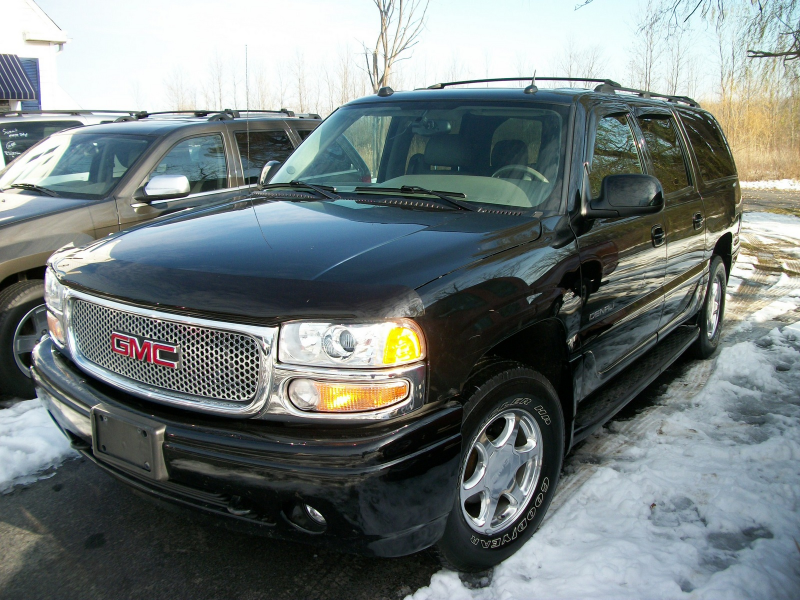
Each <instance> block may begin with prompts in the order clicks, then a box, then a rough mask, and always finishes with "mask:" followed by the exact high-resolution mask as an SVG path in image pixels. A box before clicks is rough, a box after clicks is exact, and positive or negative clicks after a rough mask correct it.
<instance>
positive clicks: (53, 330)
mask: <svg viewBox="0 0 800 600" xmlns="http://www.w3.org/2000/svg"><path fill="white" fill-rule="evenodd" d="M47 329H48V331H49V332H50V337H51V338H53V339H54V340H55V341H57V342H58V343H59V344H61V345H62V346H63V345H64V344H65V343H66V342H65V338H64V327H63V326H62V325H61V320H60V319H59V318H58V317H57V316H55V315H54V314H53V313H51V312H50V311H49V310H48V311H47Z"/></svg>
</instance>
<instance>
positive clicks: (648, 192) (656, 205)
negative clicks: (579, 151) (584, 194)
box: [583, 173, 664, 219]
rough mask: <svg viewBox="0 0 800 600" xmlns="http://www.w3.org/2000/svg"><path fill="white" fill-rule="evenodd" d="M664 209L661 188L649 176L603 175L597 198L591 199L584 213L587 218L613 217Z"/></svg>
mask: <svg viewBox="0 0 800 600" xmlns="http://www.w3.org/2000/svg"><path fill="white" fill-rule="evenodd" d="M663 208H664V190H663V189H662V188H661V183H659V181H658V179H656V178H655V177H653V176H652V175H637V174H633V173H630V174H625V175H606V176H605V177H604V178H603V181H602V183H601V184H600V197H599V198H595V199H593V200H590V201H589V202H588V205H587V206H585V207H584V211H583V215H584V216H585V217H587V218H589V219H613V218H616V217H633V216H636V215H652V214H655V213H657V212H660V211H661V210H662V209H663Z"/></svg>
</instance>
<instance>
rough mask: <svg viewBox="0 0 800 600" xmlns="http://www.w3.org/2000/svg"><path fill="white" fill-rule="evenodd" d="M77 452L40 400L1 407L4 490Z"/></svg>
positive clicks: (0, 452) (0, 454)
mask: <svg viewBox="0 0 800 600" xmlns="http://www.w3.org/2000/svg"><path fill="white" fill-rule="evenodd" d="M74 454H75V451H74V450H72V449H71V448H70V446H69V442H68V441H67V439H66V437H64V434H63V433H61V431H59V429H58V428H57V427H56V426H55V424H54V423H53V421H52V419H51V418H50V415H48V414H47V410H46V409H45V407H44V406H43V405H42V403H41V401H40V400H38V399H36V400H25V401H23V402H19V403H17V404H14V405H13V406H11V407H10V408H5V409H0V492H5V491H7V490H9V489H10V488H11V487H12V486H13V485H14V484H16V483H29V482H31V481H35V480H36V479H37V478H38V477H39V476H40V475H37V474H40V473H41V471H42V470H44V469H47V468H49V467H54V466H56V465H58V464H60V463H61V461H63V460H64V459H65V458H67V457H69V456H72V455H74Z"/></svg>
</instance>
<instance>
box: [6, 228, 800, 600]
mask: <svg viewBox="0 0 800 600" xmlns="http://www.w3.org/2000/svg"><path fill="white" fill-rule="evenodd" d="M742 233H743V239H744V238H747V239H754V240H757V242H758V246H759V248H761V247H762V246H763V248H764V249H767V250H769V249H772V250H769V251H768V252H767V253H766V254H762V252H760V251H759V252H758V253H757V255H750V254H746V253H745V252H746V251H747V248H746V247H745V250H743V253H742V255H741V256H740V258H739V261H738V262H737V265H736V267H735V269H734V270H733V273H732V277H731V282H730V286H729V289H728V307H727V309H726V311H727V315H726V318H727V321H726V327H725V330H724V332H723V339H722V343H721V345H722V348H721V351H720V352H719V353H718V354H717V356H716V357H715V358H714V359H712V360H709V361H697V362H693V363H690V364H689V366H688V367H686V368H684V369H682V370H681V371H680V374H679V375H678V376H677V377H675V378H674V379H673V380H672V382H671V383H670V385H669V386H668V387H667V388H666V390H665V391H664V393H663V394H662V395H661V396H659V397H658V401H657V403H656V404H655V405H654V406H651V407H649V408H647V409H644V410H643V411H642V412H641V413H640V414H638V415H637V416H636V417H635V418H633V419H630V420H616V421H613V422H612V423H610V424H609V425H608V426H607V427H606V428H604V429H603V430H602V431H601V432H600V433H598V434H597V435H595V436H593V437H592V438H590V439H589V440H587V441H586V442H585V443H583V444H582V445H581V446H580V447H579V448H578V449H577V450H576V451H575V452H574V453H573V454H572V455H571V456H570V457H569V458H568V459H567V466H566V468H565V474H564V477H563V478H562V480H561V482H560V484H559V492H558V493H557V495H556V497H555V499H554V501H553V505H552V507H551V509H550V512H549V514H548V516H547V518H546V519H545V521H544V524H543V526H542V528H541V529H540V530H539V531H538V532H537V533H536V535H535V536H534V537H533V538H532V539H531V540H530V541H529V542H528V543H527V544H526V545H525V546H524V547H523V548H522V549H521V550H520V551H519V552H518V553H517V554H515V555H514V556H512V557H511V558H509V559H508V560H507V561H505V562H504V563H503V564H502V565H500V566H499V567H497V568H496V569H495V570H494V574H493V580H492V582H491V584H490V585H489V586H488V587H486V588H483V589H477V590H469V589H467V588H466V587H464V586H463V585H462V583H461V581H460V580H459V578H458V576H457V575H456V574H455V573H452V572H449V571H440V572H439V573H436V574H435V575H434V576H433V578H432V579H431V583H430V585H429V586H428V587H424V588H422V589H420V590H418V591H417V592H416V593H415V594H413V595H412V596H410V597H409V598H411V599H412V600H436V599H440V598H441V599H454V600H458V599H487V600H488V599H491V600H507V599H513V598H547V599H557V598H569V599H574V598H613V599H624V598H637V599H638V598H683V597H686V598H693V599H694V598H698V599H700V598H709V599H716V598H764V599H767V598H769V599H779V598H787V599H788V598H792V599H794V598H798V597H800V548H798V547H797V545H796V541H795V540H797V542H800V514H799V511H800V467H799V466H798V465H800V462H799V461H800V391H799V390H800V321H797V319H796V318H795V319H794V320H793V319H792V318H791V316H792V315H795V314H796V313H797V312H798V310H800V277H797V276H794V275H789V274H787V273H786V272H780V271H781V269H780V265H781V264H785V263H781V260H783V259H782V258H780V256H779V254H780V253H783V254H791V253H792V251H795V252H796V251H797V249H798V248H800V219H798V218H796V217H791V216H785V215H773V214H765V213H748V214H747V215H745V219H744V225H743V232H742ZM769 261H772V263H770V264H767V263H768V262H769ZM773 263H774V264H773ZM775 265H778V267H777V268H776V267H775ZM765 267H769V269H765ZM753 290H756V291H755V292H753ZM748 294H749V295H751V296H753V298H752V302H751V303H749V304H748V301H745V300H746V299H747V298H748V297H750V296H748ZM774 319H782V321H777V322H776V321H775V320H774ZM794 321H797V322H794ZM74 454H75V453H74V451H72V450H71V449H70V447H69V444H68V442H67V440H66V438H64V436H63V434H62V433H61V432H60V431H59V430H58V428H57V427H56V426H55V425H54V424H53V422H52V421H51V419H50V417H49V416H48V415H47V412H46V410H45V408H44V407H43V406H42V404H41V402H40V401H39V400H29V401H23V402H19V403H17V404H15V405H13V406H11V407H10V408H7V409H4V410H0V492H4V491H7V490H8V489H10V488H11V487H12V486H13V485H15V484H20V483H30V482H32V481H35V480H36V479H37V478H41V477H46V476H48V473H50V472H52V468H54V467H56V466H57V465H58V464H60V462H61V461H63V460H64V459H66V458H68V457H70V456H73V455H74Z"/></svg>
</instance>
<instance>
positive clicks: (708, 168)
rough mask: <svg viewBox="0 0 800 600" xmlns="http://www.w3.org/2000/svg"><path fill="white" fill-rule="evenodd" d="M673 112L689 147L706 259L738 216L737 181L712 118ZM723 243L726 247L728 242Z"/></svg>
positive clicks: (734, 170)
mask: <svg viewBox="0 0 800 600" xmlns="http://www.w3.org/2000/svg"><path fill="white" fill-rule="evenodd" d="M676 112H677V114H678V116H679V119H680V122H681V125H682V126H683V130H684V132H685V134H686V139H687V140H688V141H689V146H691V148H692V152H691V155H692V158H693V159H694V168H695V172H696V173H697V174H698V186H699V190H700V195H701V196H702V197H703V204H704V206H705V211H706V220H705V258H706V259H709V258H710V256H711V254H712V252H713V251H714V246H715V245H716V243H717V242H718V241H719V239H720V237H721V236H723V235H726V233H725V232H726V231H727V230H728V229H730V227H731V226H732V225H733V224H734V222H735V221H736V218H737V215H738V214H740V213H741V203H742V196H741V190H740V189H739V178H738V176H737V174H736V165H735V164H734V162H733V156H732V154H731V151H730V148H729V147H728V143H727V141H726V140H725V137H724V136H723V134H722V129H721V128H720V126H719V124H718V123H717V121H716V120H715V119H714V117H712V116H711V115H710V114H709V113H707V112H703V111H696V110H690V109H688V108H681V109H677V110H676ZM727 235H730V234H729V233H728V234H727ZM727 243H728V246H730V245H731V240H727Z"/></svg>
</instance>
